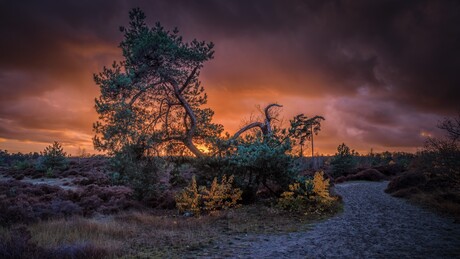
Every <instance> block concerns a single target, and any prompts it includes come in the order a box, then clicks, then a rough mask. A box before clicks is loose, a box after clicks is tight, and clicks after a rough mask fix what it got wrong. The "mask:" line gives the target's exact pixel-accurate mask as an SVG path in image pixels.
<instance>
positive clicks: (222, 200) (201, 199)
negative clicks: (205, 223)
mask: <svg viewBox="0 0 460 259" xmlns="http://www.w3.org/2000/svg"><path fill="white" fill-rule="evenodd" d="M242 193H243V192H242V191H241V190H240V189H239V188H233V175H232V176H230V177H229V178H227V177H226V176H225V175H224V176H223V177H222V180H221V182H220V183H218V181H217V177H215V178H214V180H213V181H212V184H211V186H210V188H209V189H208V188H206V186H199V187H198V186H197V184H196V180H195V176H194V177H193V178H192V182H191V183H190V186H188V187H186V188H184V189H183V190H182V191H181V192H180V193H179V194H178V195H177V196H176V206H177V209H178V210H179V212H181V213H183V212H190V213H193V215H195V216H198V215H200V214H201V213H203V212H205V213H213V212H215V211H217V210H226V209H228V208H231V207H235V206H237V205H238V201H239V200H241V195H242Z"/></svg>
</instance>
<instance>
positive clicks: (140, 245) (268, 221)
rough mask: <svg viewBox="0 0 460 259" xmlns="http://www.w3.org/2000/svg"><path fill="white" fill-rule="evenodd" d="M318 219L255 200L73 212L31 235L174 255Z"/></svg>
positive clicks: (131, 253)
mask: <svg viewBox="0 0 460 259" xmlns="http://www.w3.org/2000/svg"><path fill="white" fill-rule="evenodd" d="M319 218H320V217H319V216H315V217H312V216H292V215H288V214H286V213H285V212H283V211H280V210H278V209H275V208H270V207H267V206H264V205H261V204H258V205H252V206H244V207H242V208H239V209H232V210H229V211H225V212H221V213H219V214H217V215H214V216H202V217H199V218H195V217H183V216H178V215H177V214H176V213H175V212H174V211H153V212H125V213H121V214H118V215H115V216H111V217H104V218H92V219H89V218H83V217H74V218H71V219H67V220H65V219H60V220H52V221H46V222H40V223H36V224H32V225H30V226H29V230H30V231H31V233H32V240H33V241H34V242H36V243H37V244H38V245H39V246H42V247H48V248H52V247H58V246H62V245H66V244H75V243H91V244H92V245H94V246H96V247H100V248H104V249H106V250H107V251H110V254H109V257H122V258H133V257H135V258H165V257H166V258H177V257H183V256H186V255H190V254H191V253H193V251H195V250H200V249H203V248H205V247H209V246H211V245H213V244H214V243H215V242H225V240H226V239H228V237H230V236H231V235H234V234H241V233H279V232H292V231H300V230H306V229H307V228H308V224H307V223H309V222H311V221H313V220H316V219H319ZM2 232H3V233H2ZM0 233H1V234H2V235H3V234H7V230H5V229H0Z"/></svg>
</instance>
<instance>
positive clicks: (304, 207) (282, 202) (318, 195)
mask: <svg viewBox="0 0 460 259" xmlns="http://www.w3.org/2000/svg"><path fill="white" fill-rule="evenodd" d="M335 200H336V198H335V197H332V196H330V194H329V179H325V178H324V173H323V172H316V173H315V175H314V177H313V179H307V180H305V181H304V182H303V183H299V182H295V183H293V184H290V185H289V191H285V192H283V193H282V194H281V197H280V198H279V199H278V206H279V207H281V208H282V209H284V210H288V211H291V212H295V213H304V214H305V215H307V214H310V213H312V212H316V213H322V212H323V211H325V210H326V209H328V208H329V207H330V206H332V202H333V201H335Z"/></svg>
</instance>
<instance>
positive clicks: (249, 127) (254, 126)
mask: <svg viewBox="0 0 460 259" xmlns="http://www.w3.org/2000/svg"><path fill="white" fill-rule="evenodd" d="M263 126H264V124H263V123H262V122H253V123H250V124H248V125H246V126H244V127H243V128H241V129H240V130H238V131H237V132H236V133H235V134H234V135H233V137H232V139H236V138H238V137H239V136H240V135H241V134H243V133H244V132H246V131H248V130H250V129H252V128H256V127H259V128H260V130H263Z"/></svg>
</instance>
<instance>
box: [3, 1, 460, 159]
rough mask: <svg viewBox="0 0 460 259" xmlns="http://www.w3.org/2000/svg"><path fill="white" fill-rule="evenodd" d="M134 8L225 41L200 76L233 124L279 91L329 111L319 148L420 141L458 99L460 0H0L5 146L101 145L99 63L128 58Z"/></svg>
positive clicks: (457, 106) (187, 34) (296, 104)
mask: <svg viewBox="0 0 460 259" xmlns="http://www.w3.org/2000/svg"><path fill="white" fill-rule="evenodd" d="M135 7H140V8H141V9H142V10H143V11H144V12H145V14H146V15H147V22H148V23H149V24H150V25H153V24H154V23H155V22H157V21H158V22H161V24H162V25H163V26H164V27H165V28H169V29H170V30H173V29H174V27H178V28H179V31H180V34H181V35H183V36H184V39H185V40H187V41H190V40H192V39H194V38H196V39H198V40H205V41H208V42H209V41H212V42H213V43H214V44H215V55H214V59H213V60H211V61H209V62H207V63H205V64H204V68H203V69H202V72H201V75H200V78H201V81H202V83H203V86H204V87H205V90H206V92H207V94H208V107H210V108H212V109H213V110H214V111H215V116H214V121H215V122H218V123H221V124H223V125H224V127H225V130H226V131H228V132H229V133H234V132H235V131H237V130H238V129H239V127H240V126H242V125H243V123H244V121H247V120H248V119H249V118H250V117H251V114H253V115H254V114H257V113H258V109H257V106H262V107H264V106H265V105H267V104H269V103H273V102H276V103H279V104H281V105H283V108H282V111H281V113H280V116H281V119H283V120H284V121H288V120H289V119H290V118H292V117H293V116H294V115H296V114H299V113H303V114H305V115H307V116H309V117H310V116H314V115H321V116H323V117H325V118H326V120H325V121H324V122H323V123H322V129H321V131H320V133H319V134H318V136H316V137H315V152H316V153H319V154H333V153H335V152H336V148H337V146H338V145H339V144H341V143H343V142H344V143H346V144H347V145H348V146H350V147H351V148H352V149H355V150H357V151H359V152H361V153H364V154H365V153H368V152H369V151H370V150H371V149H373V151H374V152H381V151H385V150H388V151H407V152H414V151H416V150H419V149H420V148H421V147H423V143H424V141H425V139H426V138H427V137H428V136H439V135H440V134H441V133H442V132H440V131H439V130H438V129H437V128H436V125H437V124H438V123H439V121H441V120H443V119H444V118H445V117H449V116H455V115H456V114H458V113H459V112H460V101H459V100H460V76H459V75H460V74H459V72H458V69H459V68H460V48H459V46H460V26H458V25H459V24H460V2H458V1H448V0H446V1H437V0H427V1H410V0H408V1H396V0H395V1H367V0H353V1H340V0H334V1H328V0H324V1H305V0H291V1H281V0H278V1H271V0H256V1H243V0H236V1H224V0H200V1H187V0H183V1H177V0H167V1H166V0H165V1H128V0H113V1H98V0H96V1H95V0H81V1H51V0H44V1H6V0H0V31H1V33H0V149H2V150H5V149H6V150H8V151H9V152H23V153H24V152H25V153H28V152H35V151H41V150H43V149H44V147H45V146H48V145H49V144H51V143H52V142H53V141H59V142H61V143H62V144H63V146H64V149H65V150H66V151H67V152H68V153H72V154H76V153H77V152H78V150H79V149H80V150H81V149H85V150H86V151H87V152H89V153H94V152H95V151H94V150H93V146H92V137H93V135H94V133H93V131H92V124H93V123H94V122H95V121H96V120H97V114H96V112H95V109H94V99H95V98H96V97H97V96H99V88H98V86H97V85H96V84H95V83H94V81H93V74H94V73H97V72H100V71H101V70H102V68H103V67H104V66H109V65H110V64H111V63H112V62H113V61H115V60H117V61H119V60H121V59H122V56H121V50H120V49H119V48H118V44H119V43H120V41H121V40H122V37H123V35H122V33H121V32H120V31H119V27H120V26H124V25H127V23H128V12H129V10H131V9H132V8H135Z"/></svg>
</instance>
